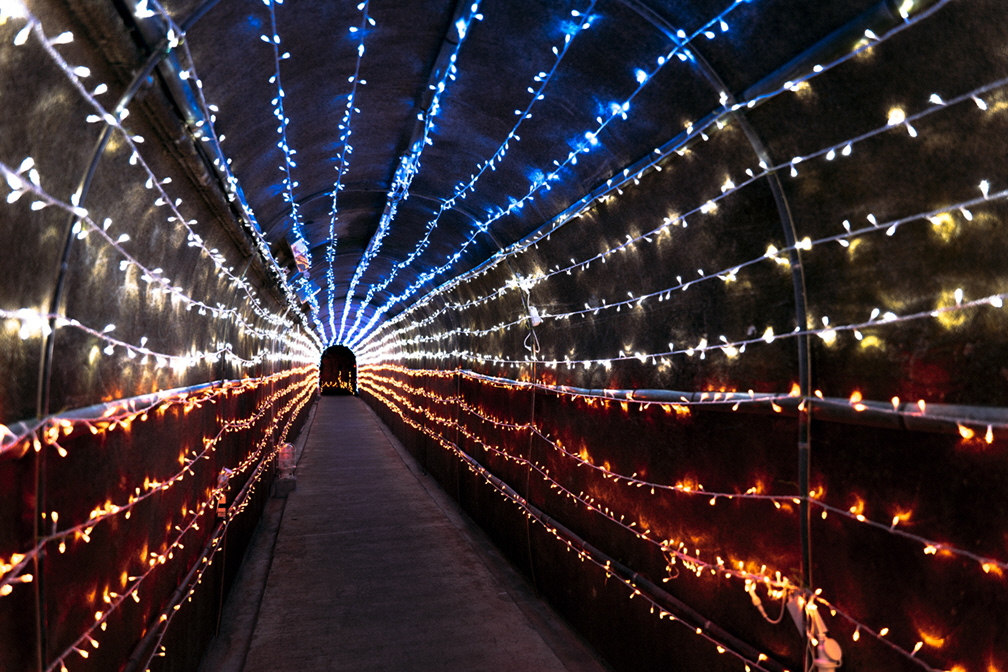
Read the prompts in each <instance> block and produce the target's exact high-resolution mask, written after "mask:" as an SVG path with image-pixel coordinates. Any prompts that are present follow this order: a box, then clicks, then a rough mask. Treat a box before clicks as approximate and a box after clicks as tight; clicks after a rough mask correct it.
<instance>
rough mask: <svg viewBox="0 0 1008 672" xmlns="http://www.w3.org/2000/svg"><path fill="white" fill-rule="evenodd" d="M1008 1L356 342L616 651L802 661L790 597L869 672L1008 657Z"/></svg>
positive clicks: (603, 196)
mask: <svg viewBox="0 0 1008 672" xmlns="http://www.w3.org/2000/svg"><path fill="white" fill-rule="evenodd" d="M990 16H991V15H990V14H989V13H986V12H985V11H983V10H982V9H981V8H979V7H977V6H971V5H968V4H967V3H950V4H949V3H946V4H945V5H944V6H943V7H942V8H941V9H940V10H939V11H937V13H935V14H934V16H933V17H930V18H927V19H922V20H921V21H920V22H919V23H918V24H916V25H908V26H907V28H908V29H906V30H903V29H900V30H898V31H894V33H893V34H892V35H891V36H886V38H885V39H880V40H879V42H878V43H877V44H874V45H873V46H870V47H866V45H869V44H871V43H870V42H868V41H865V40H866V39H867V38H864V39H863V40H862V42H859V43H858V44H856V45H855V46H854V49H855V50H857V49H860V50H861V51H856V52H855V53H854V54H851V52H850V51H843V52H842V53H841V54H840V55H839V56H837V57H836V61H835V62H831V61H821V62H816V61H808V62H806V63H804V64H798V66H796V67H795V68H794V69H793V70H792V71H791V72H790V73H789V75H790V76H788V79H794V80H795V81H799V80H801V82H802V83H801V84H795V83H794V82H792V81H788V82H784V81H777V82H776V83H774V82H770V83H765V85H763V84H761V85H760V86H757V87H755V88H754V91H753V92H752V99H753V100H754V103H753V104H752V105H749V106H740V107H741V109H738V110H735V111H726V112H725V113H724V114H717V115H714V116H712V117H710V118H706V119H702V120H699V121H698V120H692V121H691V122H690V123H689V126H690V127H689V129H688V131H687V133H685V134H683V135H682V136H680V137H679V138H677V139H676V140H675V141H674V142H672V143H669V144H668V145H662V146H660V147H658V148H657V149H655V150H654V153H653V154H652V155H650V156H642V157H641V159H640V161H639V162H638V163H637V164H635V168H634V169H632V170H626V171H622V173H618V174H616V175H615V176H614V177H613V178H612V179H608V180H603V181H600V182H599V184H598V187H597V188H596V189H595V190H594V191H593V192H592V193H591V194H589V196H587V197H585V199H583V200H582V201H581V202H578V203H575V204H574V206H572V207H571V208H570V209H569V210H567V211H565V212H562V213H560V214H559V215H557V216H556V217H554V218H552V219H549V220H548V221H546V223H545V224H544V225H543V227H542V228H541V229H540V230H538V231H537V232H534V233H533V234H531V235H530V236H529V237H527V238H526V239H524V240H522V241H520V242H519V243H516V244H515V245H512V246H508V247H505V248H503V249H501V250H500V251H499V252H498V253H497V254H495V255H494V256H493V257H492V258H491V259H490V260H489V261H487V262H485V263H483V264H482V265H478V266H476V267H475V268H474V269H473V270H472V271H471V272H469V273H467V274H463V275H461V276H460V277H458V278H456V279H454V280H451V281H446V282H445V284H444V285H442V286H441V287H438V288H435V289H431V290H428V294H427V295H426V297H425V298H423V299H421V300H420V301H418V302H417V303H416V304H414V305H413V306H411V307H409V308H407V309H406V310H404V311H403V312H401V313H400V314H399V315H398V316H396V317H394V318H392V319H389V320H388V321H387V322H385V323H384V324H383V325H382V326H381V327H380V328H378V329H376V330H375V332H374V333H373V335H372V336H370V337H369V338H368V339H364V340H362V342H361V345H360V346H359V347H358V348H357V355H358V362H359V365H360V374H359V375H360V389H361V395H362V397H363V398H364V399H366V400H367V401H368V402H369V403H370V404H371V405H372V407H374V408H375V409H376V411H377V412H378V413H379V415H380V416H381V417H382V418H383V419H384V420H385V422H386V423H387V424H389V426H390V427H392V428H393V429H394V430H395V431H396V432H397V435H398V436H399V437H400V439H401V440H402V441H403V443H404V445H405V446H406V448H407V449H408V450H409V451H410V452H411V453H412V454H413V455H414V456H415V457H416V458H417V460H418V461H419V462H420V463H421V464H423V465H424V466H425V467H426V468H427V469H428V470H429V471H430V473H432V474H433V475H434V476H435V477H436V478H437V479H438V480H439V481H440V483H441V484H442V486H443V487H444V489H445V490H446V492H447V493H449V494H450V495H452V496H453V497H455V498H456V499H457V500H458V501H459V503H460V505H461V507H462V508H463V510H465V511H466V512H467V513H468V514H469V515H470V516H471V517H472V518H474V519H475V520H476V521H478V522H479V523H480V524H481V525H483V526H484V528H485V529H486V530H487V532H488V534H489V535H490V536H491V537H492V538H494V540H495V541H496V542H497V543H498V544H499V545H500V546H501V547H502V549H504V551H505V552H506V553H507V555H508V557H509V558H511V559H512V560H513V561H514V562H515V563H516V564H517V565H518V566H519V567H521V568H523V570H524V571H525V573H526V575H527V576H528V578H529V579H530V580H531V581H532V582H534V584H535V586H536V588H537V590H539V591H540V592H541V593H542V594H543V595H544V596H546V597H547V598H548V599H550V600H551V601H552V602H553V603H554V604H555V605H556V606H557V607H558V608H559V610H560V611H561V612H562V613H564V614H565V615H566V617H567V618H569V619H570V620H571V621H572V622H573V623H574V624H575V625H577V626H578V627H579V629H580V630H581V631H582V632H583V633H584V634H585V635H586V636H587V637H588V639H589V640H590V641H591V642H592V643H593V644H595V645H596V646H597V647H598V648H599V650H600V651H602V653H603V654H604V655H605V656H606V658H607V659H608V660H609V661H610V662H612V664H613V665H614V666H615V667H616V668H617V669H625V670H636V669H655V670H659V669H661V670H665V669H668V670H704V671H709V670H722V669H723V670H739V669H742V668H743V667H744V666H748V667H746V669H749V668H753V669H767V670H780V669H789V670H795V669H802V667H803V648H804V647H805V645H806V644H807V642H808V640H806V639H805V638H804V632H803V630H802V629H800V628H799V627H796V625H795V624H794V622H793V621H792V620H791V618H790V617H789V616H788V614H787V612H786V608H785V604H784V597H785V596H791V597H792V598H797V597H799V596H800V597H801V598H802V599H803V600H805V602H806V603H807V602H811V603H813V604H814V605H815V606H816V607H817V609H818V612H819V613H820V614H821V616H822V617H823V621H824V623H825V625H826V626H827V627H828V629H829V636H830V637H832V638H835V639H836V640H837V641H838V642H839V643H840V645H841V647H842V649H843V654H844V663H843V668H842V669H845V670H882V669H885V670H908V671H909V670H916V669H919V668H921V667H924V668H925V669H933V670H959V671H963V670H1003V669H1008V621H1006V620H1005V618H1006V616H1005V615H1006V614H1008V590H1006V586H1005V578H1004V573H1005V571H1006V570H1008V564H1006V558H1008V546H1006V543H1008V541H1006V539H1008V537H1006V536H1005V530H1006V529H1008V527H1006V525H1008V506H1006V501H1008V498H1006V497H1005V495H1006V490H1005V488H1006V485H1005V484H1006V483H1008V479H1006V476H1008V474H1006V472H1005V468H1006V467H1005V465H1006V462H1005V460H1004V456H1005V440H1006V437H1008V435H1006V429H1008V425H1006V420H1008V415H1006V412H1005V400H1006V395H1008V385H1006V384H1005V377H1006V372H1005V368H1004V365H1003V363H1004V361H1005V354H1006V353H1005V340H1004V337H1003V335H1004V333H1005V328H1006V326H1008V324H1006V321H1005V320H1006V318H1005V313H1004V310H1003V309H1002V306H1003V302H1004V296H1005V292H1006V289H1008V287H1006V285H1005V284H1004V283H1005V281H1004V278H1005V271H1006V270H1008V269H1006V268H1005V259H1006V257H1005V255H1004V254H1003V250H1004V249H1005V248H1004V244H1005V228H1004V218H1005V210H1004V202H1003V200H1002V199H1001V197H1000V196H995V192H996V193H997V194H1000V193H1002V192H1000V191H998V190H999V189H1003V185H1004V184H1005V180H1004V170H1003V165H1000V163H1001V158H1002V156H1003V151H1002V150H1003V149H1004V139H1005V137H1008V136H1006V133H1005V132H1006V131H1008V128H1006V127H1005V124H1006V118H1005V117H1004V112H1003V108H1004V102H1003V100H1004V90H1003V86H1002V84H1001V82H1002V79H1001V78H1003V77H1005V75H1006V74H1008V62H1006V61H1005V54H1004V52H1003V50H1000V49H999V48H994V47H993V46H992V47H990V48H987V47H984V46H983V40H982V39H977V38H976V36H977V35H981V34H986V33H985V31H986V30H988V29H989V28H990V25H988V24H987V23H986V22H987V21H988V18H989V17H990ZM995 23H997V22H995ZM991 25H993V24H991ZM862 32H863V29H862ZM860 35H861V33H859V36H860ZM876 37H878V36H876ZM924 44H927V45H932V46H934V47H935V50H930V49H924V48H922V47H921V45H924ZM849 48H850V47H849V46H848V47H847V49H849ZM952 54H956V56H955V57H954V58H953V57H952ZM957 63H983V64H984V67H977V68H968V67H966V66H962V67H958V66H957V65H956V64H957ZM813 66H814V68H813ZM824 66H825V67H824ZM802 68H804V69H802ZM784 78H785V77H784V75H782V76H781V80H783V79H784ZM775 87H776V88H775ZM768 91H769V92H770V93H769V94H766V92H768ZM936 91H937V92H939V93H940V94H941V95H938V94H937V93H935V94H933V92H936ZM764 94H766V98H760V96H762V95H764ZM932 94H933V95H934V96H938V98H937V100H938V102H935V98H934V97H932V98H931V99H930V100H929V96H932ZM729 104H730V103H729ZM694 124H696V126H694ZM993 148H997V149H996V151H991V150H992V149H993ZM761 162H762V164H761ZM532 307H534V308H535V309H536V319H533V317H532V310H531V309H532ZM538 319H541V324H536V321H537V320H538ZM757 602H758V604H757ZM778 619H780V620H779V622H773V621H778ZM805 662H808V661H805Z"/></svg>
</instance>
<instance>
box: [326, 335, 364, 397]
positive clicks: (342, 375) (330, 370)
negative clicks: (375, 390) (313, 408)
mask: <svg viewBox="0 0 1008 672" xmlns="http://www.w3.org/2000/svg"><path fill="white" fill-rule="evenodd" d="M319 386H320V387H321V388H322V394H357V357H356V355H354V353H353V351H352V350H351V349H350V348H348V347H346V346H343V345H334V346H331V347H329V348H326V351H325V352H323V353H322V361H321V363H320V365H319Z"/></svg>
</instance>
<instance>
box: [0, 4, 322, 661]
mask: <svg viewBox="0 0 1008 672" xmlns="http://www.w3.org/2000/svg"><path fill="white" fill-rule="evenodd" d="M68 5H69V6H59V5H57V4H56V3H45V4H43V5H41V6H34V10H35V11H37V12H38V13H37V14H32V15H30V16H23V15H17V7H16V6H15V7H13V8H12V7H9V6H8V4H7V3H4V4H3V6H2V7H0V91H2V92H3V104H2V105H0V127H2V128H3V129H4V130H3V140H2V142H0V164H2V165H0V171H2V172H3V176H4V178H5V179H4V181H3V187H2V188H0V189H2V194H3V196H4V201H3V203H2V204H0V240H3V241H4V260H5V261H4V271H3V274H4V278H5V279H4V281H3V292H2V294H0V320H2V323H0V324H2V326H0V361H2V364H0V367H2V369H3V372H4V378H3V383H2V384H0V423H2V424H0V434H2V436H0V439H2V443H0V510H2V511H4V512H5V513H4V516H3V517H2V520H0V669H2V670H5V671H9V672H21V671H22V670H64V669H69V670H71V671H73V672H86V671H87V670H95V671H101V672H107V671H109V670H145V669H150V670H195V669H196V667H197V666H198V664H199V660H200V657H201V655H202V651H203V649H204V647H205V646H206V644H207V643H208V641H209V640H210V639H211V638H212V637H213V636H214V633H215V631H216V628H217V625H218V622H219V618H220V610H221V606H222V604H223V600H224V596H225V595H226V592H227V589H228V587H229V586H230V585H231V582H232V581H233V579H234V577H235V574H236V572H237V568H238V566H239V563H240V561H241V559H242V556H243V554H244V550H245V547H246V545H247V542H248V540H249V538H250V536H251V533H252V530H253V529H254V528H255V525H256V523H257V521H258V518H259V513H260V512H261V510H262V507H263V504H264V501H265V497H268V496H269V490H270V484H271V482H272V478H273V472H274V465H275V462H274V458H275V455H276V452H277V446H278V444H279V443H282V442H284V441H286V440H293V439H294V437H296V436H297V433H298V431H299V429H300V427H301V425H302V424H303V422H304V419H305V417H306V412H307V409H308V407H309V405H310V403H311V402H312V401H313V399H314V398H315V395H316V394H317V388H318V356H319V354H320V351H321V349H320V348H319V347H318V346H319V343H318V340H317V339H316V338H315V337H314V336H313V335H311V334H310V333H309V330H308V329H307V328H306V326H305V323H304V321H303V320H302V319H301V317H302V316H300V310H299V309H298V308H296V307H295V308H292V307H290V306H291V304H290V303H289V302H288V299H287V297H285V295H284V294H283V292H282V291H280V290H278V289H276V288H277V287H278V286H279V284H278V282H277V278H278V276H277V271H276V270H275V268H273V267H272V266H271V264H272V263H273V262H272V261H271V260H270V259H268V258H266V257H264V256H263V255H262V253H261V250H262V249H263V248H262V244H261V243H260V242H258V241H257V239H256V237H255V235H254V233H253V232H252V230H251V229H250V228H249V226H248V222H247V221H246V222H245V223H244V224H243V223H242V218H241V215H242V213H241V211H240V209H239V208H238V207H237V203H238V199H237V196H238V192H237V191H231V192H230V193H228V192H227V191H226V190H225V189H224V188H222V187H221V185H220V184H219V183H217V182H216V181H215V180H216V179H217V177H216V176H217V174H218V173H216V172H215V169H214V167H213V166H212V165H210V163H209V162H208V161H207V158H206V157H207V154H206V152H205V151H202V148H200V147H198V145H199V144H201V143H202V141H201V140H200V137H199V135H198V134H196V133H195V129H194V128H193V127H191V126H189V125H188V122H187V121H186V120H185V118H184V115H181V113H180V112H179V108H178V106H177V102H178V101H176V100H174V99H172V98H171V97H170V94H169V93H167V89H165V88H164V82H163V80H162V79H161V71H159V70H157V69H154V70H152V71H150V72H151V74H150V76H149V77H147V76H145V75H141V76H140V77H139V78H137V79H134V73H136V72H139V71H141V70H142V66H143V65H144V63H145V62H152V61H149V60H148V54H147V53H144V52H143V51H142V50H140V49H139V48H138V46H137V43H136V42H135V41H134V40H133V39H132V37H131V34H130V33H129V32H128V31H127V28H126V24H125V23H124V21H123V20H122V19H121V17H120V16H119V15H118V14H117V13H116V9H115V5H114V3H100V4H94V3H87V4H86V5H82V4H73V3H68ZM12 9H13V11H14V12H15V15H14V16H10V15H8V14H7V12H9V11H12ZM181 57H182V58H183V60H184V54H183V55H182V56H181ZM99 84H101V85H103V86H99ZM103 88H105V89H107V90H105V91H104V92H103V91H102V89H103ZM192 91H194V92H195V91H196V89H195V87H194V88H193V89H192ZM128 92H135V95H132V97H130V95H129V93H128ZM193 95H194V96H195V95H196V94H195V93H194V94H193ZM117 100H123V101H125V102H126V103H127V105H126V109H127V110H128V111H129V112H130V114H129V115H128V117H127V116H126V115H125V114H120V113H119V112H118V111H117V109H116V101H117ZM113 113H114V114H113ZM189 121H191V120H189ZM106 133H107V136H106V135H104V134H106ZM103 138H104V139H103ZM92 161H94V163H93V164H92ZM89 171H93V172H90V178H88V175H89Z"/></svg>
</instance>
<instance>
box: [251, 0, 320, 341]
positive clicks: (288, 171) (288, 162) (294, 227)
mask: <svg viewBox="0 0 1008 672" xmlns="http://www.w3.org/2000/svg"><path fill="white" fill-rule="evenodd" d="M263 4H264V5H266V6H267V7H268V8H269V13H270V28H271V30H272V31H273V36H272V37H270V36H269V35H266V34H263V35H260V36H259V39H261V40H262V41H263V42H266V43H267V44H269V45H270V47H271V48H272V49H273V63H274V72H273V75H272V76H271V77H270V78H269V83H270V84H273V85H275V86H276V91H277V95H276V97H275V98H273V100H272V101H270V102H271V104H272V105H273V116H275V117H276V118H277V122H278V124H279V125H278V126H277V134H278V135H279V136H280V139H279V140H278V141H277V147H279V148H280V151H281V152H283V156H284V163H283V165H282V166H280V171H281V172H283V174H284V179H283V185H284V192H283V197H284V201H286V202H287V204H288V205H290V209H291V232H292V233H293V234H294V242H295V243H300V244H301V245H303V246H304V255H305V257H306V258H307V263H308V267H309V268H311V248H310V245H309V243H308V240H307V239H306V238H305V236H304V225H303V223H302V222H301V213H300V211H299V209H298V202H297V199H296V198H294V188H295V187H297V186H298V183H297V182H296V181H294V177H293V173H292V169H293V168H296V167H297V162H296V161H295V160H294V155H295V154H297V150H296V149H293V148H291V146H290V144H289V143H288V142H287V126H288V125H289V124H290V118H289V117H288V116H287V114H286V113H285V112H284V96H285V95H286V93H285V92H284V88H283V81H282V80H281V78H280V61H281V60H286V59H288V58H290V52H285V53H284V54H283V55H281V54H280V34H279V33H278V32H277V23H276V7H275V6H276V5H282V4H283V0H263ZM308 303H309V305H310V306H311V309H312V321H313V322H314V323H315V328H316V332H317V334H318V336H319V337H320V338H321V337H323V336H324V334H325V330H324V329H323V327H322V323H321V322H319V319H318V312H319V306H318V301H317V300H315V299H314V297H309V299H308ZM323 340H324V339H323Z"/></svg>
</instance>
